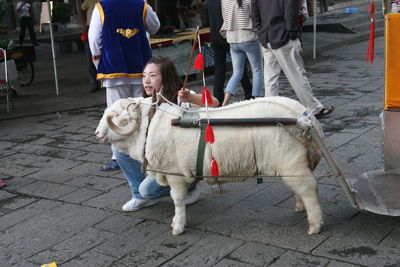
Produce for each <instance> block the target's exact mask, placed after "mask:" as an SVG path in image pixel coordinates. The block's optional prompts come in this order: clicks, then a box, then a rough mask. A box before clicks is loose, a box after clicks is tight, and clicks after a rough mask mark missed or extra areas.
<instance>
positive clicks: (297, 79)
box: [273, 39, 323, 114]
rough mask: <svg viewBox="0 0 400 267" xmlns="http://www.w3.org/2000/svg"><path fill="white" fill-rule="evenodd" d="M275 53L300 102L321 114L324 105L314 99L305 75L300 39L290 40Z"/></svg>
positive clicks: (275, 50)
mask: <svg viewBox="0 0 400 267" xmlns="http://www.w3.org/2000/svg"><path fill="white" fill-rule="evenodd" d="M273 52H274V54H275V55H276V58H277V60H278V61H279V65H280V66H281V67H282V70H283V72H284V73H285V75H286V77H287V79H288V81H289V83H290V85H291V86H292V88H293V90H294V91H295V93H296V95H297V97H298V98H299V100H300V102H301V103H302V104H303V105H304V106H306V107H307V108H308V109H309V110H311V111H312V112H313V113H314V114H315V113H317V112H319V111H320V110H321V109H322V108H323V105H322V104H321V102H319V101H318V99H316V98H315V97H314V95H313V93H312V89H311V85H310V83H309V81H308V79H307V77H306V75H305V74H306V70H305V68H304V61H303V58H302V56H301V44H300V41H299V40H298V39H297V40H294V41H293V40H290V41H289V42H288V43H287V44H286V45H284V46H283V47H281V48H279V49H274V50H273Z"/></svg>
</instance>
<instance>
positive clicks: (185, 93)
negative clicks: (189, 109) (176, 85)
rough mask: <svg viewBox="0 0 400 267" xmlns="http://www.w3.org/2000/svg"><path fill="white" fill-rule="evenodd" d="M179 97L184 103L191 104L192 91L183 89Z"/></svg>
mask: <svg viewBox="0 0 400 267" xmlns="http://www.w3.org/2000/svg"><path fill="white" fill-rule="evenodd" d="M178 97H179V99H180V100H181V101H182V102H189V103H191V100H192V96H191V93H190V90H189V89H187V88H182V89H181V90H179V91H178Z"/></svg>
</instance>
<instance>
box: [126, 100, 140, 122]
mask: <svg viewBox="0 0 400 267" xmlns="http://www.w3.org/2000/svg"><path fill="white" fill-rule="evenodd" d="M127 111H128V114H129V117H130V118H131V119H132V120H136V121H138V120H139V119H140V104H138V103H132V102H131V103H130V104H129V105H128V107H127Z"/></svg>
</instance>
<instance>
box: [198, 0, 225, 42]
mask: <svg viewBox="0 0 400 267" xmlns="http://www.w3.org/2000/svg"><path fill="white" fill-rule="evenodd" d="M222 23H223V20H222V11H221V0H208V1H207V3H206V8H205V9H204V21H203V25H205V26H209V27H210V32H211V41H218V40H222V39H225V38H224V37H222V35H221V34H220V33H219V30H220V29H221V27H222Z"/></svg>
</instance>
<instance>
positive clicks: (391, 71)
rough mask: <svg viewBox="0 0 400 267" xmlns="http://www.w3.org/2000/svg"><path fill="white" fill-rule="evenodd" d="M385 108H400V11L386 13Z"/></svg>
mask: <svg viewBox="0 0 400 267" xmlns="http://www.w3.org/2000/svg"><path fill="white" fill-rule="evenodd" d="M385 30H386V31H385V110H396V109H397V110H400V13H397V14H394V13H393V14H387V15H386V28H385Z"/></svg>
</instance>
